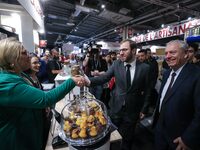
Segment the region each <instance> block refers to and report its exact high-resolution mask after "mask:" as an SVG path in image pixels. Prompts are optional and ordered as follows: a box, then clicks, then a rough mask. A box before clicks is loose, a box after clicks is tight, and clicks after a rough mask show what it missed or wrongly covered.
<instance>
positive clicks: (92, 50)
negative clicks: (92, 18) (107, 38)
mask: <svg viewBox="0 0 200 150" xmlns="http://www.w3.org/2000/svg"><path fill="white" fill-rule="evenodd" d="M100 47H102V45H97V44H95V45H90V47H89V48H88V53H90V54H91V55H92V54H98V53H100V51H99V48H100Z"/></svg>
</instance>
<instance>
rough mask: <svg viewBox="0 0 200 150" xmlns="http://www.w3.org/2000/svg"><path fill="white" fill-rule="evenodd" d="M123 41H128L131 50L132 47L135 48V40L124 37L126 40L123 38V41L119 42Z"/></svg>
mask: <svg viewBox="0 0 200 150" xmlns="http://www.w3.org/2000/svg"><path fill="white" fill-rule="evenodd" d="M125 42H129V44H130V48H131V50H132V49H137V44H136V42H135V41H132V40H130V39H126V40H123V41H122V42H121V44H122V43H125Z"/></svg>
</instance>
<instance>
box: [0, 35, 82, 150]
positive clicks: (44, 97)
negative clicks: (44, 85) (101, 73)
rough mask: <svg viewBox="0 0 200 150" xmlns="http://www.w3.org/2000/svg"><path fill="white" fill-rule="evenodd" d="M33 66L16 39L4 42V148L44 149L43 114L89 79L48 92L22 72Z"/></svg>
mask: <svg viewBox="0 0 200 150" xmlns="http://www.w3.org/2000/svg"><path fill="white" fill-rule="evenodd" d="M29 68H30V59H29V54H28V52H27V51H26V49H25V48H24V47H23V45H22V44H21V43H20V42H19V41H17V40H16V39H13V38H7V39H4V40H1V41H0V149H1V150H41V149H42V146H43V132H44V131H43V114H42V111H41V109H44V108H46V107H49V106H51V105H53V104H55V103H56V102H58V101H59V100H61V99H62V98H64V97H65V95H66V94H68V93H69V92H70V90H72V89H73V88H74V87H75V86H76V85H78V86H83V85H84V84H85V79H84V78H83V77H81V76H78V77H72V78H70V79H68V80H66V81H64V82H63V84H61V85H60V86H59V87H57V88H55V89H53V90H50V91H48V92H44V91H42V90H40V89H38V88H35V87H33V86H32V85H31V84H30V82H27V80H25V79H24V78H23V77H22V76H21V73H22V72H23V71H25V70H27V69H29Z"/></svg>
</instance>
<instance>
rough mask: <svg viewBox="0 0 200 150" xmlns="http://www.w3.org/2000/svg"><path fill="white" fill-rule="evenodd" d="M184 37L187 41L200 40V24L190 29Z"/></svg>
mask: <svg viewBox="0 0 200 150" xmlns="http://www.w3.org/2000/svg"><path fill="white" fill-rule="evenodd" d="M184 38H185V41H187V43H192V42H200V26H196V27H194V28H191V29H188V30H187V31H186V32H185V37H184Z"/></svg>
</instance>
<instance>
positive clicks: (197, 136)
mask: <svg viewBox="0 0 200 150" xmlns="http://www.w3.org/2000/svg"><path fill="white" fill-rule="evenodd" d="M170 71H171V70H168V71H167V72H166V73H165V74H164V77H163V82H162V85H161V89H160V94H159V99H160V96H161V93H162V90H163V87H164V85H165V83H166V81H167V79H168V77H169V75H170ZM163 108H164V109H163V111H164V114H163V115H161V114H160V118H159V111H158V110H159V103H158V105H157V108H156V111H155V115H154V123H156V122H157V127H159V128H160V129H162V130H163V131H165V133H166V134H167V136H168V138H169V139H170V140H171V141H173V140H174V139H175V138H177V137H179V136H181V138H182V140H183V142H184V143H185V144H186V145H187V146H189V147H190V148H192V149H193V150H194V149H198V150H199V149H200V144H199V142H200V69H199V68H198V67H196V66H195V65H192V64H186V65H185V66H184V67H183V69H182V71H181V72H180V74H179V76H178V77H177V79H176V81H175V83H174V85H173V87H172V92H170V95H169V96H168V98H167V99H166V100H165V102H164V105H163ZM161 113H162V112H161ZM161 116H162V117H163V118H161ZM160 120H164V124H163V122H161V121H160Z"/></svg>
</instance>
